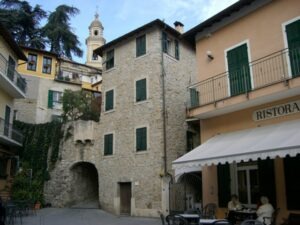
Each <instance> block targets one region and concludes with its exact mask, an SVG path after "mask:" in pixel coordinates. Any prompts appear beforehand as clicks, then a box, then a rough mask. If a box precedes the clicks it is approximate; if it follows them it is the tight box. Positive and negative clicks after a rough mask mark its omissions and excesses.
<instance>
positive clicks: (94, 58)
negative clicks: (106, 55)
mask: <svg viewBox="0 0 300 225" xmlns="http://www.w3.org/2000/svg"><path fill="white" fill-rule="evenodd" d="M92 60H98V55H97V54H96V53H95V52H93V55H92Z"/></svg>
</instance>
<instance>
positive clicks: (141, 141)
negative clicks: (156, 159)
mask: <svg viewBox="0 0 300 225" xmlns="http://www.w3.org/2000/svg"><path fill="white" fill-rule="evenodd" d="M136 150H137V151H145V150H147V128H146V127H143V128H138V129H136Z"/></svg>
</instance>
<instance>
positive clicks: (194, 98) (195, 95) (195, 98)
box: [190, 88, 199, 108]
mask: <svg viewBox="0 0 300 225" xmlns="http://www.w3.org/2000/svg"><path fill="white" fill-rule="evenodd" d="M190 98H191V107H192V108H193V107H197V106H199V92H198V91H197V90H196V89H195V88H190Z"/></svg>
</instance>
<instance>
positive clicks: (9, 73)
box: [0, 53, 27, 94]
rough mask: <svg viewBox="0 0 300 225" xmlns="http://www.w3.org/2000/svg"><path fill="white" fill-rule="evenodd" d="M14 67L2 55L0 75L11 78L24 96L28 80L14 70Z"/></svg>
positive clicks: (0, 58)
mask: <svg viewBox="0 0 300 225" xmlns="http://www.w3.org/2000/svg"><path fill="white" fill-rule="evenodd" d="M13 67H14V65H9V62H8V61H7V59H5V58H4V56H3V55H2V54H1V53H0V73H1V74H3V76H6V77H8V78H9V80H10V81H11V82H13V83H14V85H16V86H17V87H18V88H19V89H20V90H21V91H22V92H23V93H24V94H25V93H26V88H27V83H26V80H25V79H24V78H23V77H22V76H21V75H20V74H19V73H18V72H17V71H16V70H15V68H13Z"/></svg>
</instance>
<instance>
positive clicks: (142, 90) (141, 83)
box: [136, 79, 147, 102]
mask: <svg viewBox="0 0 300 225" xmlns="http://www.w3.org/2000/svg"><path fill="white" fill-rule="evenodd" d="M146 99H147V81H146V79H142V80H138V81H136V101H137V102H139V101H143V100H146Z"/></svg>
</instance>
